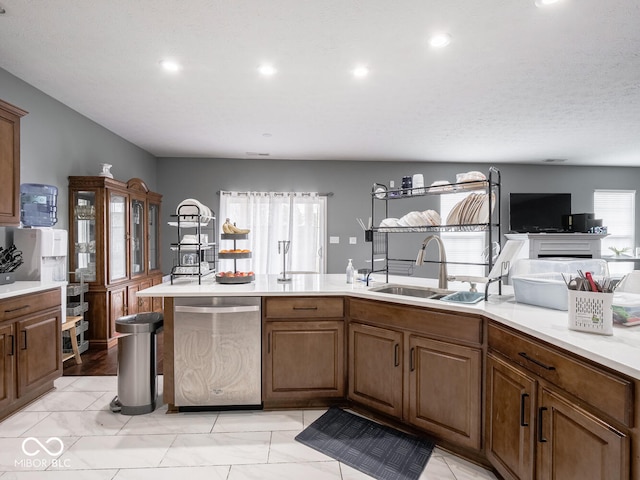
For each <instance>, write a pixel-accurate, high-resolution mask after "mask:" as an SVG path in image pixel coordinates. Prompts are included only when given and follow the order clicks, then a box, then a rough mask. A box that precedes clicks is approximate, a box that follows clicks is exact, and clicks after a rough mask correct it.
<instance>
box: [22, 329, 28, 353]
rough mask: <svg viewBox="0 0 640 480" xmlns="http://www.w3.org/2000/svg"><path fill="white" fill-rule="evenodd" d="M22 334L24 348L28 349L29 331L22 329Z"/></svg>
mask: <svg viewBox="0 0 640 480" xmlns="http://www.w3.org/2000/svg"><path fill="white" fill-rule="evenodd" d="M22 334H23V335H24V336H23V337H22V338H23V339H24V346H23V347H22V350H26V349H27V331H26V330H22Z"/></svg>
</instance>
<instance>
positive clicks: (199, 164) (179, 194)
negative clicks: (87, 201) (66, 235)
mask: <svg viewBox="0 0 640 480" xmlns="http://www.w3.org/2000/svg"><path fill="white" fill-rule="evenodd" d="M0 98H2V99H3V100H5V101H7V102H9V103H12V104H14V105H16V106H18V107H20V108H22V109H24V110H27V111H28V112H29V114H28V115H27V116H25V117H24V118H23V120H22V123H21V125H22V138H21V149H22V164H21V182H22V183H46V184H51V185H55V186H57V187H58V189H59V198H58V210H59V214H58V216H59V221H58V224H57V225H56V227H57V228H68V225H67V210H68V204H67V196H68V189H67V177H68V176H69V175H95V174H97V173H98V172H99V170H100V164H101V163H111V164H112V165H113V168H112V171H113V173H114V175H115V177H116V178H118V179H120V180H128V179H129V178H132V177H140V178H142V179H143V180H144V181H145V182H146V183H147V185H149V187H150V188H151V189H153V190H155V191H157V192H159V193H162V194H163V195H164V200H163V231H162V238H163V240H162V242H163V245H162V252H163V258H162V264H163V270H164V271H165V272H167V271H168V270H169V268H170V266H171V264H172V258H171V255H170V250H169V243H170V242H171V241H172V239H173V238H175V235H176V233H175V231H173V230H171V229H170V228H169V227H168V226H167V225H166V221H167V220H169V214H170V213H171V211H172V210H173V209H175V207H176V205H177V204H178V203H179V202H180V201H181V200H183V199H184V198H197V199H199V200H200V201H202V202H204V203H206V204H207V205H209V206H210V207H211V208H212V209H213V210H214V211H216V212H217V211H219V197H218V195H216V192H217V191H218V190H267V191H268V190H272V191H302V190H310V191H318V192H333V193H334V195H333V196H332V197H330V198H329V201H328V208H329V210H328V220H329V228H328V233H329V235H331V236H339V237H340V244H338V245H332V244H330V245H328V252H327V258H328V262H327V265H328V271H329V272H332V273H335V272H342V271H344V267H345V265H346V260H347V258H353V259H354V263H355V265H356V266H357V267H363V266H365V259H366V258H367V257H368V255H369V253H368V252H369V248H368V247H369V244H364V243H363V234H362V231H361V229H360V227H359V226H358V224H357V223H356V220H355V219H356V217H360V218H363V219H365V220H366V219H367V218H368V217H369V215H370V210H371V197H370V191H371V185H372V184H373V182H381V183H388V182H389V180H394V181H395V182H396V186H399V185H400V181H401V178H402V176H403V175H411V174H414V173H423V174H424V177H425V183H426V184H427V185H428V184H429V183H431V182H432V181H434V180H440V179H445V180H450V181H453V180H454V179H455V174H456V173H458V172H463V171H468V170H481V171H484V172H486V171H487V169H488V167H489V165H487V164H483V165H480V164H462V163H461V164H451V163H419V162H399V163H396V162H366V161H364V162H355V161H348V162H336V161H288V160H263V159H261V160H227V159H209V158H203V159H194V158H161V159H156V158H155V157H154V156H152V155H150V154H149V153H147V152H145V151H144V150H142V149H140V148H138V147H136V146H135V145H133V144H131V143H130V142H128V141H126V140H124V139H122V138H121V137H119V136H117V135H115V134H114V133H112V132H110V131H109V130H107V129H106V128H104V127H102V126H100V125H98V124H96V123H95V122H93V121H92V120H90V119H88V118H86V117H84V116H82V115H80V114H79V113H77V112H76V111H74V110H72V109H71V108H69V107H67V106H65V105H63V104H62V103H60V102H58V101H57V100H55V99H53V98H51V97H50V96H48V95H45V94H44V93H42V92H41V91H39V90H37V89H36V88H34V87H32V86H30V85H29V84H27V83H25V82H24V81H22V80H20V79H18V78H17V77H15V76H13V75H11V74H10V73H8V72H6V71H5V70H2V69H0ZM499 167H500V170H501V172H502V180H503V190H502V192H503V193H502V195H503V212H502V213H503V215H502V216H503V219H505V230H506V229H507V228H508V225H507V221H506V220H507V219H508V195H509V193H510V192H570V193H572V194H573V211H574V212H577V213H582V212H589V211H591V210H592V208H593V205H592V194H593V190H594V189H596V188H618V189H635V188H636V187H637V185H638V183H639V182H638V181H639V180H640V170H639V169H637V168H614V167H567V166H561V165H501V166H499ZM0 173H1V172H0ZM639 201H640V196H639ZM407 202H409V203H405V202H404V201H403V202H395V203H394V204H393V205H400V207H396V208H400V210H404V211H410V210H413V209H426V208H437V203H436V202H437V197H423V198H421V199H419V200H418V199H411V200H407ZM411 202H413V203H411ZM637 211H638V212H640V208H638V209H637ZM402 213H404V212H403V211H399V212H398V211H396V212H393V211H392V212H391V214H392V215H394V216H399V215H401V214H402ZM636 223H637V228H638V232H637V233H636V237H637V238H638V240H639V241H640V222H636ZM11 232H12V229H11V228H0V245H2V246H5V245H6V244H7V243H8V242H9V241H11V240H12V234H11ZM350 236H355V237H357V238H358V244H357V245H355V246H353V245H349V244H348V237H350ZM421 240H422V237H420V238H418V237H412V238H407V239H404V240H400V241H399V243H398V245H399V246H398V247H396V248H398V249H399V250H400V251H401V252H400V253H401V254H403V256H406V257H407V258H411V257H413V256H415V253H416V252H417V248H418V246H419V243H420V241H421ZM398 256H400V254H399V255H398ZM421 273H423V271H422V272H421ZM430 275H431V274H430ZM431 276H432V275H431Z"/></svg>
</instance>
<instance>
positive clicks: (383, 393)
mask: <svg viewBox="0 0 640 480" xmlns="http://www.w3.org/2000/svg"><path fill="white" fill-rule="evenodd" d="M402 352H403V340H402V333H401V332H396V331H394V330H387V329H386V328H378V327H372V326H369V325H361V324H358V323H352V324H350V325H349V398H350V399H351V400H353V401H355V402H358V403H361V404H362V405H366V406H368V407H371V408H374V409H376V410H379V411H380V412H383V413H386V414H388V415H391V416H394V417H397V418H401V417H402V371H403V369H402V365H403V353H402Z"/></svg>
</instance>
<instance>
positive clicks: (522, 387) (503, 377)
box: [485, 353, 537, 480]
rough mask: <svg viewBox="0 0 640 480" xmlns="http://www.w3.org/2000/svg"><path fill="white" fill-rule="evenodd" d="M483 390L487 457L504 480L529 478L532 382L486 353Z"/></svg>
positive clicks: (533, 412)
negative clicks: (485, 391) (485, 378)
mask: <svg viewBox="0 0 640 480" xmlns="http://www.w3.org/2000/svg"><path fill="white" fill-rule="evenodd" d="M486 390H487V406H486V418H487V421H486V447H485V453H486V455H487V458H488V459H489V461H490V462H491V463H492V464H493V465H494V466H495V467H496V469H498V471H499V472H500V473H501V474H502V476H503V477H504V478H506V479H523V480H524V479H532V478H533V474H534V465H535V463H534V459H535V455H534V448H535V428H536V426H535V425H536V424H535V418H536V393H537V382H536V380H535V379H534V378H533V377H532V376H531V375H530V374H528V373H527V372H524V371H521V370H519V369H518V368H516V367H514V366H512V365H510V364H509V363H507V362H505V361H503V360H501V359H500V358H498V357H497V356H496V355H494V354H491V353H490V354H488V355H487V389H486Z"/></svg>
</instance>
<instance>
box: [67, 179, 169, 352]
mask: <svg viewBox="0 0 640 480" xmlns="http://www.w3.org/2000/svg"><path fill="white" fill-rule="evenodd" d="M161 200H162V196H161V195H160V194H158V193H154V192H151V191H150V190H149V189H148V187H147V186H146V184H145V183H144V182H143V181H142V180H140V179H138V178H134V179H131V180H129V181H128V182H121V181H118V180H114V179H111V178H106V177H101V176H95V177H69V234H70V239H71V240H70V242H69V250H70V256H69V257H70V265H69V268H70V269H71V270H72V271H75V272H79V273H82V274H83V276H84V279H85V281H86V282H88V283H89V292H88V293H87V294H86V298H87V301H88V303H89V311H88V313H87V318H88V319H89V320H90V321H89V332H88V337H89V342H90V346H91V348H109V347H112V346H114V345H115V344H116V341H117V340H116V338H115V321H116V320H117V319H118V318H119V317H121V316H123V315H128V314H135V313H138V312H143V311H151V310H152V309H153V310H156V311H161V310H162V301H161V300H155V299H153V300H152V299H148V298H138V297H137V292H138V291H140V290H143V289H145V288H148V287H150V286H151V285H154V284H158V283H160V282H161V281H162V272H161V270H160V225H159V219H160V204H161Z"/></svg>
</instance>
